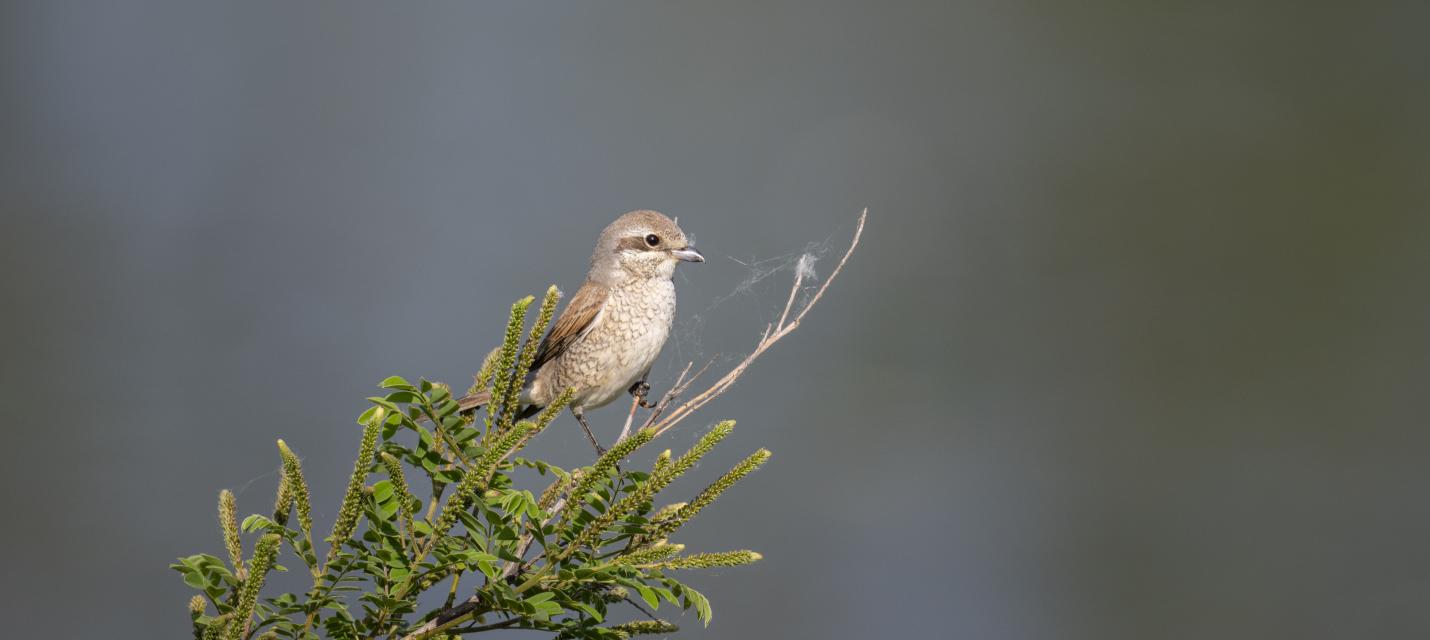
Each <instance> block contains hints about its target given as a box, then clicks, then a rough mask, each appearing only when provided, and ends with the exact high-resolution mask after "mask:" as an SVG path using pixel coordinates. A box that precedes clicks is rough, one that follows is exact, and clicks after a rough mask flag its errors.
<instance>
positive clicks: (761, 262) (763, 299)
mask: <svg viewBox="0 0 1430 640" xmlns="http://www.w3.org/2000/svg"><path fill="white" fill-rule="evenodd" d="M833 245H834V243H833V237H832V236H831V237H830V238H826V239H824V240H823V241H819V242H810V243H809V244H807V245H805V247H804V248H803V249H802V250H800V251H794V252H790V253H785V254H781V255H777V256H772V257H767V258H758V257H749V258H737V257H735V256H731V255H726V256H725V260H719V261H714V262H715V263H716V264H717V265H730V264H733V265H736V266H737V267H739V268H740V269H741V270H743V272H744V275H743V277H742V278H741V279H740V281H739V282H738V283H736V284H735V285H734V287H732V288H731V289H730V290H729V291H728V292H727V293H725V294H722V295H719V296H716V297H714V298H713V299H711V301H710V302H709V303H708V304H707V305H705V307H704V308H703V309H702V310H701V311H698V312H696V313H694V314H691V315H689V316H687V317H685V318H682V319H678V320H677V321H676V324H675V326H674V327H673V328H672V330H671V338H672V340H671V343H670V347H673V348H672V349H671V353H672V355H673V356H674V360H673V363H674V364H673V365H672V364H667V367H669V366H674V367H675V369H676V370H677V371H678V370H679V369H680V368H681V367H684V366H685V363H686V362H692V361H693V362H695V365H696V367H697V368H698V367H700V366H703V364H704V362H705V361H708V360H713V361H714V364H715V366H716V367H718V366H720V365H722V364H727V363H730V362H736V361H739V360H741V359H743V358H744V357H745V356H746V355H748V354H749V349H750V348H752V345H753V344H754V343H755V342H757V341H758V340H759V336H760V334H761V333H762V332H763V331H764V330H765V326H766V325H767V324H769V323H772V322H775V321H776V320H778V319H779V316H780V313H781V311H783V310H784V307H785V302H786V301H787V300H788V299H789V287H790V284H791V283H792V282H793V281H794V279H795V277H796V275H801V276H802V278H801V283H800V291H799V293H798V294H797V295H798V299H797V300H795V308H796V309H798V308H800V307H801V306H802V305H803V304H805V303H806V302H807V301H808V299H809V296H811V295H813V293H814V291H815V290H817V289H818V288H819V274H818V271H817V270H816V266H817V265H818V263H819V260H820V259H821V258H823V257H824V255H825V254H827V253H828V252H829V251H830V249H831V248H833ZM677 275H678V276H679V277H680V279H681V280H682V282H684V281H685V280H686V276H685V273H684V272H678V274H677ZM780 275H785V276H787V277H778V278H777V277H774V276H780ZM682 289H685V290H687V291H688V290H689V289H688V287H682ZM686 295H687V296H688V294H686ZM735 303H738V304H735ZM736 306H738V307H739V309H734V310H733V311H740V312H743V311H746V310H751V309H752V310H753V311H754V313H755V314H756V315H757V317H756V318H754V319H751V318H749V317H748V316H740V315H732V314H731V313H724V312H725V311H732V310H731V309H727V307H736ZM712 318H713V319H718V321H720V322H727V321H728V322H731V323H738V325H739V326H747V327H748V328H749V332H750V334H749V335H750V340H748V341H741V342H740V343H739V345H738V346H739V348H740V349H741V350H740V351H737V352H725V351H722V350H718V349H717V350H716V352H715V356H714V357H713V358H712V357H711V356H710V355H709V353H707V349H706V345H705V335H706V329H707V325H708V323H709V322H710V320H711V319H712Z"/></svg>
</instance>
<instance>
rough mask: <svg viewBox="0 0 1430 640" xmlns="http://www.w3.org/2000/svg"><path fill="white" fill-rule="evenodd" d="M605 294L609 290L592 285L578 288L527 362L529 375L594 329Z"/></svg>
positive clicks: (604, 300)
mask: <svg viewBox="0 0 1430 640" xmlns="http://www.w3.org/2000/svg"><path fill="white" fill-rule="evenodd" d="M609 294H610V290H609V289H607V288H606V287H605V286H603V285H599V284H596V283H594V282H587V283H586V284H583V285H581V288H580V289H579V290H578V291H576V295H574V296H571V302H568V303H566V309H564V310H563V311H562V312H561V316H560V317H559V318H557V319H556V324H554V325H552V326H551V331H550V332H548V333H547V334H546V337H545V338H543V339H542V341H541V346H540V347H538V348H537V350H536V360H535V361H533V362H532V363H531V371H532V373H535V372H536V371H537V370H538V369H540V368H541V365H543V364H546V363H547V362H550V361H552V360H555V359H556V358H557V357H558V356H560V355H561V354H563V353H565V352H566V349H567V348H569V347H570V346H571V344H572V343H573V342H575V341H576V340H577V339H578V338H580V337H581V336H583V335H585V334H586V332H587V331H590V330H591V327H593V326H595V324H596V319H597V318H598V317H600V315H601V310H602V309H604V308H605V306H606V298H607V297H608V296H609Z"/></svg>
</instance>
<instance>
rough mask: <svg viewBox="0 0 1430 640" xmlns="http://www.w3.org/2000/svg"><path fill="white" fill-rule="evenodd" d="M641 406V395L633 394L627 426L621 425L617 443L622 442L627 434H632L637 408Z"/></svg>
mask: <svg viewBox="0 0 1430 640" xmlns="http://www.w3.org/2000/svg"><path fill="white" fill-rule="evenodd" d="M639 408H641V397H640V396H638V395H635V394H631V412H630V413H628V414H626V426H624V427H621V435H620V437H618V438H616V444H620V443H621V441H622V440H625V439H626V436H629V435H631V423H632V422H635V419H636V409H639ZM611 446H613V447H614V446H616V445H615V444H613V445H611Z"/></svg>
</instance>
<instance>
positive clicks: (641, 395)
mask: <svg viewBox="0 0 1430 640" xmlns="http://www.w3.org/2000/svg"><path fill="white" fill-rule="evenodd" d="M629 391H630V393H631V395H632V396H635V398H636V400H638V401H640V405H641V408H643V409H654V408H655V405H656V403H654V402H646V399H645V397H646V394H648V393H650V383H649V382H646V381H645V376H641V379H640V380H637V381H636V383H635V384H633V385H631V388H630V389H629Z"/></svg>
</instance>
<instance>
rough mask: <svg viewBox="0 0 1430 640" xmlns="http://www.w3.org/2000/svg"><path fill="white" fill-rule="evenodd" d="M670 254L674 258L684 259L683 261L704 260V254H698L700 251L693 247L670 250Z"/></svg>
mask: <svg viewBox="0 0 1430 640" xmlns="http://www.w3.org/2000/svg"><path fill="white" fill-rule="evenodd" d="M670 255H673V256H675V259H676V260H684V261H685V262H705V256H702V255H700V252H699V251H696V250H695V247H686V248H684V249H676V250H674V251H671V252H670Z"/></svg>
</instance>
